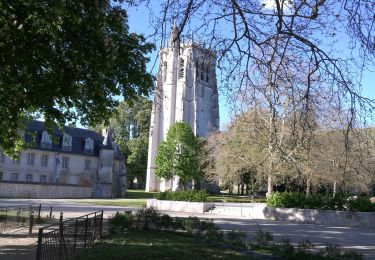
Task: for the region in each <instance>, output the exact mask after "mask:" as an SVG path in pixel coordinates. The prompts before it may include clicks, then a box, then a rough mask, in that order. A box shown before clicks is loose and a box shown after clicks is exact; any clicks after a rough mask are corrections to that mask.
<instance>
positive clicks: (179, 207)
mask: <svg viewBox="0 0 375 260" xmlns="http://www.w3.org/2000/svg"><path fill="white" fill-rule="evenodd" d="M213 205H214V204H213V203H209V202H188V201H171V200H156V199H150V200H147V208H150V207H153V208H155V209H157V210H166V211H180V212H191V213H204V212H206V211H207V210H209V209H210V208H212V207H213Z"/></svg>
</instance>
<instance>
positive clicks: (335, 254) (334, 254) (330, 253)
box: [319, 243, 363, 260]
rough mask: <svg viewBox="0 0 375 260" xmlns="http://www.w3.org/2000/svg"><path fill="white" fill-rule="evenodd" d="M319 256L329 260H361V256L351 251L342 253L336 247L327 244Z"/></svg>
mask: <svg viewBox="0 0 375 260" xmlns="http://www.w3.org/2000/svg"><path fill="white" fill-rule="evenodd" d="M319 255H321V256H323V257H325V258H329V259H340V260H341V259H354V260H361V259H363V256H362V255H361V254H358V253H356V252H353V251H346V252H343V251H342V250H341V248H340V247H339V246H338V245H335V244H330V243H328V244H327V245H326V247H325V249H322V250H321V251H320V253H319Z"/></svg>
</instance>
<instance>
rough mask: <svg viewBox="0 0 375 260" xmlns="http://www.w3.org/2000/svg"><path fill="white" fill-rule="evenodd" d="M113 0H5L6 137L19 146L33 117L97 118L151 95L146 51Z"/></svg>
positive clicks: (0, 100)
mask: <svg viewBox="0 0 375 260" xmlns="http://www.w3.org/2000/svg"><path fill="white" fill-rule="evenodd" d="M153 48H154V46H153V45H152V44H149V43H147V42H145V38H144V37H143V36H142V35H137V34H135V33H130V32H129V28H128V25H127V14H126V11H125V10H124V9H123V8H122V7H121V6H120V5H118V4H116V1H115V2H111V1H83V0H72V1H60V0H58V1H47V0H42V1H32V0H25V1H24V0H22V1H21V0H15V1H0V144H1V146H2V147H3V149H4V150H5V151H7V152H8V153H11V152H12V151H13V152H15V151H16V150H17V149H20V147H18V148H17V144H20V140H21V139H22V138H20V130H22V129H23V128H24V127H25V124H26V123H27V119H29V118H31V117H43V118H44V119H45V121H46V125H47V126H48V127H50V126H51V125H52V124H57V125H60V126H62V125H63V124H65V123H71V122H75V121H76V120H80V122H81V123H82V124H83V125H95V124H98V123H100V122H102V120H103V118H104V119H106V118H109V117H110V115H111V112H112V110H113V108H115V107H116V106H117V104H118V102H117V98H116V96H118V95H122V96H123V97H124V99H125V100H130V99H133V98H134V97H136V96H138V95H148V94H149V92H150V90H151V88H152V85H153V83H152V81H153V78H152V76H151V75H150V74H149V73H147V72H146V62H147V61H148V58H147V57H146V56H145V55H146V54H147V53H149V52H150V51H151V50H152V49H153Z"/></svg>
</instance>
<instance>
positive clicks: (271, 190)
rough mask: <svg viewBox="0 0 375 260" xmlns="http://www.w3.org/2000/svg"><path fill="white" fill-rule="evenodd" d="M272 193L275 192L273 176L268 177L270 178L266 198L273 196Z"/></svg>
mask: <svg viewBox="0 0 375 260" xmlns="http://www.w3.org/2000/svg"><path fill="white" fill-rule="evenodd" d="M272 192H273V183H272V176H271V175H268V178H267V193H266V196H267V197H269V196H271V194H272Z"/></svg>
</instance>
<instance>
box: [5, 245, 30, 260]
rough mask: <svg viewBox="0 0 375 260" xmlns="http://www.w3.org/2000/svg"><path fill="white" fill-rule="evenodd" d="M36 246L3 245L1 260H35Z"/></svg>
mask: <svg viewBox="0 0 375 260" xmlns="http://www.w3.org/2000/svg"><path fill="white" fill-rule="evenodd" d="M35 254H36V245H1V246H0V260H13V259H14V260H29V259H35V256H36V255H35Z"/></svg>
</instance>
